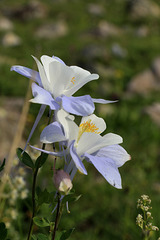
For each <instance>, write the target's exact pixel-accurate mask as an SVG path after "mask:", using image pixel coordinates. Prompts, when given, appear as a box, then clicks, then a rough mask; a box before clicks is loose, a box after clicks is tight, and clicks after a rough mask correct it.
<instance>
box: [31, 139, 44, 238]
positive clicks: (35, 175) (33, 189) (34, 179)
mask: <svg viewBox="0 0 160 240" xmlns="http://www.w3.org/2000/svg"><path fill="white" fill-rule="evenodd" d="M42 149H43V150H44V149H45V144H44V143H43V145H42ZM42 157H43V153H41V158H40V161H39V162H38V164H37V167H36V169H34V171H33V185H32V219H31V222H30V227H29V232H28V237H27V240H30V239H31V235H32V231H33V218H34V216H35V213H36V202H35V192H36V181H37V174H38V170H39V165H40V163H41V159H42Z"/></svg>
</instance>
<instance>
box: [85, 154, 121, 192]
mask: <svg viewBox="0 0 160 240" xmlns="http://www.w3.org/2000/svg"><path fill="white" fill-rule="evenodd" d="M84 156H85V157H86V158H88V159H89V161H90V162H91V163H92V164H93V165H94V167H95V168H96V169H97V170H98V171H99V172H100V173H101V174H102V176H103V177H104V178H105V179H106V180H107V181H108V182H109V183H110V184H111V185H112V186H114V187H116V188H118V189H121V188H122V185H121V176H120V174H119V171H118V167H117V166H116V164H115V162H114V161H113V160H112V159H110V158H105V157H96V156H93V155H90V154H87V153H85V154H84Z"/></svg>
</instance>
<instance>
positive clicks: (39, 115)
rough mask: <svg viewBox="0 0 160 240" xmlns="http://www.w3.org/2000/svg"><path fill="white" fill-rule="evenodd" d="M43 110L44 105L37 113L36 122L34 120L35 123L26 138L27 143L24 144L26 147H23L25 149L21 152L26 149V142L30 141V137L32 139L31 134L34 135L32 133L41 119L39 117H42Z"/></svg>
mask: <svg viewBox="0 0 160 240" xmlns="http://www.w3.org/2000/svg"><path fill="white" fill-rule="evenodd" d="M45 108H46V105H42V106H41V107H40V109H39V113H38V115H37V117H36V120H35V122H34V124H33V127H32V129H31V132H30V134H29V137H28V139H27V142H26V145H25V148H24V150H23V152H24V151H25V149H26V147H27V145H28V142H29V141H30V139H31V137H32V135H33V133H34V131H35V129H36V127H37V125H38V123H39V121H40V119H41V117H42V115H43V113H44V111H45Z"/></svg>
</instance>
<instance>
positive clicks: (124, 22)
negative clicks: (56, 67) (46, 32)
mask: <svg viewBox="0 0 160 240" xmlns="http://www.w3.org/2000/svg"><path fill="white" fill-rule="evenodd" d="M39 2H41V3H43V4H44V5H45V7H46V9H47V14H46V17H43V18H33V19H32V18H31V19H23V20H22V19H20V18H16V17H11V16H10V19H11V21H12V22H13V24H14V30H13V31H14V32H15V33H16V34H17V35H18V36H19V37H20V38H21V39H22V43H21V45H19V46H15V47H5V46H3V44H1V45H0V56H2V57H4V56H5V57H7V59H9V60H6V61H5V60H4V62H2V63H0V76H1V77H0V95H1V96H8V97H11V96H14V97H20V96H25V94H26V88H27V85H28V81H27V79H25V78H24V77H22V76H20V75H18V74H17V73H14V72H10V67H11V65H14V64H19V65H23V66H27V67H30V68H32V67H33V66H34V63H33V59H32V58H31V55H35V56H37V57H40V56H41V55H43V54H46V55H49V56H52V55H56V56H59V57H60V58H61V59H63V60H64V61H65V62H66V63H67V65H78V66H81V67H83V68H85V69H87V70H90V71H92V72H97V68H96V67H97V65H98V64H101V66H103V67H104V69H105V68H106V69H107V68H111V69H113V70H114V71H115V74H114V75H112V76H108V77H106V76H103V74H102V75H100V79H99V80H98V81H97V82H93V83H92V82H91V83H89V84H87V85H86V86H85V87H83V89H81V90H80V91H79V92H78V93H77V95H80V94H88V93H90V94H91V95H92V96H93V97H97V98H105V99H110V100H114V99H119V102H117V103H115V104H114V105H113V106H111V111H110V109H109V108H108V106H106V109H108V112H106V113H105V111H103V110H101V109H100V107H99V106H98V104H97V110H96V113H97V114H98V115H99V116H100V117H103V118H105V120H106V123H107V126H108V128H107V131H106V132H114V133H117V134H119V135H121V136H122V137H123V139H124V143H123V144H122V146H123V147H124V148H125V149H126V150H127V151H128V153H130V155H131V156H132V160H131V161H130V162H127V163H126V164H125V165H124V166H123V167H122V168H120V173H121V176H122V180H123V189H122V190H117V189H115V188H113V187H112V186H110V185H109V184H108V183H107V182H106V181H105V180H104V179H103V178H102V177H101V176H100V175H99V173H98V172H97V171H96V170H95V169H94V168H93V167H92V166H91V165H89V164H86V167H87V170H88V176H82V175H80V174H77V175H76V178H75V179H74V188H75V190H76V193H77V194H82V197H81V198H80V200H79V201H78V202H76V203H73V204H71V205H70V210H71V213H70V214H68V213H66V212H65V213H64V214H63V217H62V221H61V224H60V228H61V229H69V228H72V227H76V230H75V231H74V233H73V234H72V236H71V238H70V239H71V240H73V239H76V240H80V239H87V240H97V239H101V240H103V239H111V240H114V239H115V240H116V239H119V240H120V239H123V240H133V239H141V232H140V229H138V227H137V226H136V224H135V219H136V216H137V213H138V212H137V209H136V201H137V199H138V198H139V197H140V195H142V194H148V195H149V196H150V197H151V199H152V207H153V210H152V215H153V217H154V224H155V225H157V226H159V227H160V214H159V213H160V188H156V187H155V186H156V184H160V179H159V173H160V150H159V146H160V134H159V127H158V126H157V125H155V124H154V123H153V122H152V120H151V119H150V117H149V116H148V115H146V114H145V113H144V108H145V107H147V106H149V105H151V104H152V103H154V102H159V100H160V97H159V92H158V91H157V92H156V91H155V92H151V93H150V94H148V95H146V96H141V95H136V94H134V95H132V96H129V97H128V94H126V92H127V84H128V83H129V81H130V79H131V78H132V77H133V76H134V75H135V74H137V73H139V72H141V71H143V70H144V69H146V68H148V67H149V66H150V64H151V63H152V61H153V60H154V58H156V57H157V56H159V55H160V44H159V43H160V28H159V26H160V18H159V19H157V18H156V19H155V18H152V17H150V16H148V17H146V18H142V19H139V20H137V21H135V20H133V19H132V18H131V16H130V14H129V13H128V12H127V11H126V1H119V0H108V1H104V0H101V1H98V0H97V1H96V0H95V1H89V0H81V1H78V0H77V1H76V0H63V1H51V0H46V1H45V2H43V1H39ZM28 3H29V1H23V0H19V1H12V0H5V1H1V2H0V8H1V11H2V12H6V9H7V10H12V9H16V8H19V7H21V6H26V4H28ZM91 3H92V4H93V3H94V4H98V5H99V6H101V7H102V8H103V11H102V13H101V14H100V15H96V14H91V13H89V11H88V8H89V4H91ZM157 3H158V4H159V1H157ZM159 5H160V4H159ZM59 20H63V21H64V22H65V23H66V24H67V26H68V33H67V34H66V35H65V36H63V37H58V38H53V39H41V38H39V37H37V36H36V30H37V28H39V27H40V26H41V25H42V24H45V23H51V22H55V21H59ZM102 20H104V21H107V22H110V23H112V24H115V25H116V26H117V27H118V28H120V29H121V30H122V32H123V33H122V34H119V35H116V36H108V37H102V36H100V35H98V34H96V29H97V27H98V24H99V22H100V21H102ZM144 25H145V26H147V28H148V29H149V33H148V34H147V35H146V36H145V37H141V38H140V37H137V36H136V34H135V32H136V31H137V29H138V28H139V27H140V26H144ZM4 34H5V32H4V31H1V32H0V38H1V39H2V38H3V36H4ZM113 43H117V44H119V45H120V46H121V47H122V48H124V49H126V51H127V55H126V57H124V58H120V57H118V56H115V55H114V54H113V52H112V51H111V48H112V45H113ZM92 48H93V49H98V50H97V52H96V54H95V55H94V54H92V53H91V50H90V49H92ZM88 49H89V50H88ZM4 59H5V58H4ZM11 63H12V64H11ZM97 73H99V74H100V72H97ZM104 86H105V88H103V87H104ZM37 111H38V107H37V106H31V109H30V113H31V115H33V113H36V112H37ZM30 127H31V126H29V128H30ZM29 128H28V129H29ZM28 131H29V130H28ZM28 131H27V130H26V132H25V135H26V136H27V135H28ZM39 131H40V130H39ZM37 135H38V133H37ZM33 141H34V140H33ZM50 167H51V163H50V164H49V165H47V164H46V165H45V166H44V169H43V171H41V173H40V177H39V184H42V185H43V186H44V187H45V186H47V187H48V188H50V189H52V171H51V170H50ZM20 209H21V212H23V211H24V209H25V211H26V207H25V206H24V205H20ZM50 211H51V209H48V205H47V206H45V205H44V207H43V211H42V212H44V214H46V215H47V216H48V215H49V214H50ZM27 219H28V218H26V219H25V221H27ZM18 225H19V226H18ZM26 225H27V224H25V226H21V224H17V223H16V222H15V226H16V227H17V229H19V227H20V228H22V229H23V230H24V232H25V231H27V230H26V229H25V228H26ZM35 231H36V229H35ZM24 232H23V231H22V236H24V234H25V233H24ZM159 235H160V234H159V233H155V234H153V235H152V239H157V238H158V236H159ZM24 239H25V238H24Z"/></svg>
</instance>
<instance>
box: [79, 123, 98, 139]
mask: <svg viewBox="0 0 160 240" xmlns="http://www.w3.org/2000/svg"><path fill="white" fill-rule="evenodd" d="M98 129H99V128H98V127H96V125H95V124H94V123H92V122H91V119H89V120H88V121H86V122H83V123H81V124H80V125H79V132H78V137H77V143H78V141H79V139H80V138H81V136H82V134H83V133H84V132H92V133H97V134H99V133H100V132H98Z"/></svg>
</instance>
